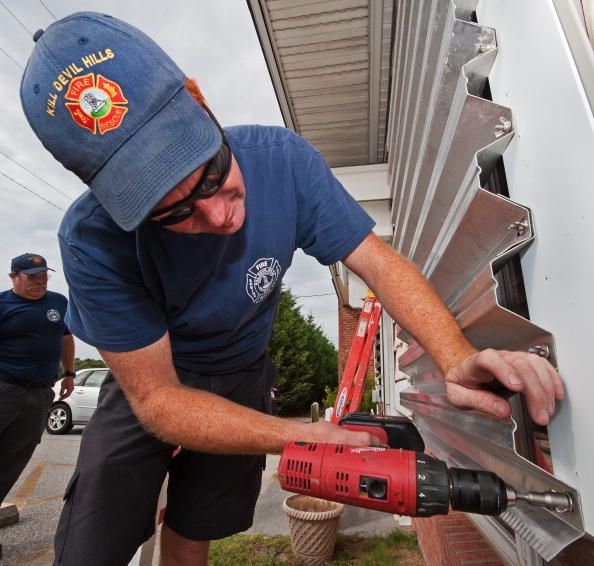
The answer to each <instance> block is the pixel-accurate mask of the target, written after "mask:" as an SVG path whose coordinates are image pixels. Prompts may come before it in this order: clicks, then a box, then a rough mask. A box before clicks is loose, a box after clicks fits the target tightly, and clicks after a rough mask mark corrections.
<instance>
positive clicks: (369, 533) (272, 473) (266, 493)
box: [0, 456, 410, 566]
mask: <svg viewBox="0 0 594 566" xmlns="http://www.w3.org/2000/svg"><path fill="white" fill-rule="evenodd" d="M279 459H280V456H268V457H267V459H266V470H265V471H264V476H263V480H262V490H261V492H260V497H259V499H258V503H257V504H256V513H255V516H254V524H253V526H252V527H251V528H250V529H249V530H248V531H246V534H257V533H258V534H268V535H288V534H289V526H288V520H287V517H286V515H285V513H284V511H283V509H282V502H283V500H284V499H285V498H287V497H289V496H290V495H291V494H290V493H288V492H286V491H283V490H282V489H281V488H280V484H279V482H278V477H277V468H278V462H279ZM401 524H407V525H408V524H410V521H409V519H408V518H403V523H399V522H398V521H397V520H396V519H395V518H394V516H393V515H388V514H386V513H380V512H378V511H370V510H367V509H360V508H356V507H347V508H346V511H345V513H344V514H343V516H342V518H341V522H340V531H341V532H343V533H345V534H349V535H358V536H361V537H365V538H369V537H373V536H377V535H384V534H386V533H388V532H390V531H391V530H393V529H395V528H397V527H398V526H400V525H401ZM53 559H54V553H53V548H46V549H45V550H43V551H39V552H38V553H37V554H36V555H33V556H29V558H28V559H26V561H21V560H19V561H18V562H17V563H16V564H8V563H6V562H4V561H2V560H0V566H25V565H26V566H51V565H52V563H53ZM135 564H138V562H136V563H135ZM157 565H158V539H157V548H156V552H155V557H154V559H153V566H157Z"/></svg>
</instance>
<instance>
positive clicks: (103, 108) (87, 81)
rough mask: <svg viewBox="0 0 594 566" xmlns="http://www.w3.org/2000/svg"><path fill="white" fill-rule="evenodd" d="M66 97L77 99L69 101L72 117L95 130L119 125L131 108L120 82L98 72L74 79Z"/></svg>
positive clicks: (101, 131)
mask: <svg viewBox="0 0 594 566" xmlns="http://www.w3.org/2000/svg"><path fill="white" fill-rule="evenodd" d="M64 98H65V99H66V100H71V101H73V102H67V103H66V107H67V108H68V110H69V111H70V115H71V116H72V119H73V120H74V121H75V122H76V123H77V124H78V125H79V126H81V127H82V128H85V129H87V130H89V131H90V132H92V133H93V134H95V133H97V130H99V133H100V134H101V135H103V134H104V133H105V132H108V131H109V130H114V129H115V128H118V127H119V126H120V125H121V123H122V121H123V120H124V116H125V115H126V112H128V108H126V107H125V106H121V105H122V104H128V100H126V97H125V96H124V94H123V92H122V89H121V88H120V85H118V84H117V83H116V82H114V81H110V80H109V79H106V78H105V77H104V76H103V75H99V74H98V75H97V76H95V73H88V74H87V75H84V76H81V77H76V78H74V79H72V81H70V86H69V87H68V91H67V92H66V94H65V95H64Z"/></svg>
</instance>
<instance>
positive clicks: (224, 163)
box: [197, 142, 231, 198]
mask: <svg viewBox="0 0 594 566" xmlns="http://www.w3.org/2000/svg"><path fill="white" fill-rule="evenodd" d="M230 169H231V150H230V149H229V146H228V145H227V144H226V143H225V142H223V145H222V146H221V149H219V151H218V153H217V154H216V155H215V156H214V157H213V159H212V161H211V162H210V165H209V167H208V171H207V172H206V175H205V176H204V178H203V179H202V183H201V185H200V187H199V190H198V193H197V196H198V198H209V197H211V196H212V195H214V194H215V193H216V192H217V191H218V190H219V189H220V188H221V186H223V185H224V184H225V181H226V180H227V175H228V174H229V170H230Z"/></svg>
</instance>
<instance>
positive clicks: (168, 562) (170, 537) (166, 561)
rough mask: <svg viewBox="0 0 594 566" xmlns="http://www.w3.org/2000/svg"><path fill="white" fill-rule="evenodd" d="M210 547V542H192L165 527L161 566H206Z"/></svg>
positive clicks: (162, 531)
mask: <svg viewBox="0 0 594 566" xmlns="http://www.w3.org/2000/svg"><path fill="white" fill-rule="evenodd" d="M209 545H210V541H208V540H190V539H188V538H185V537H183V536H181V535H178V534H177V533H176V532H175V531H174V530H173V529H170V528H169V527H168V526H167V525H163V528H162V530H161V557H160V558H161V562H160V566H206V565H207V564H208V548H209Z"/></svg>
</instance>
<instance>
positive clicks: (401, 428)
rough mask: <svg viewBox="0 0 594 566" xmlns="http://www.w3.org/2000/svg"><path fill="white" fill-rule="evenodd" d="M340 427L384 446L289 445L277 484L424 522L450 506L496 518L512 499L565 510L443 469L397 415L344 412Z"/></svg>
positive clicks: (558, 499) (491, 480) (541, 496)
mask: <svg viewBox="0 0 594 566" xmlns="http://www.w3.org/2000/svg"><path fill="white" fill-rule="evenodd" d="M340 425H341V426H345V427H347V428H349V429H352V430H367V431H368V432H371V433H372V434H374V435H376V436H378V437H380V438H381V439H382V440H383V441H384V442H386V443H387V444H388V445H389V446H390V448H380V447H375V446H369V447H355V446H345V445H341V444H322V443H313V442H292V443H290V444H288V445H287V446H286V447H285V449H284V450H283V453H282V456H281V460H280V463H279V467H278V474H279V479H280V484H281V487H282V488H283V489H285V490H287V491H294V492H297V493H303V494H306V495H311V496H312V497H318V498H320V499H328V500H330V501H338V502H340V503H345V504H348V505H353V506H356V507H367V508H369V509H375V510H377V511H385V512H387V513H394V514H398V515H410V516H416V517H429V516H431V515H445V514H447V513H448V510H449V508H450V506H451V508H452V509H454V510H458V511H465V512H468V513H479V514H482V515H499V514H500V513H502V512H503V511H505V509H506V508H507V507H508V505H513V504H514V503H515V502H516V500H517V499H523V500H525V501H526V502H527V503H530V504H532V505H537V506H542V507H554V508H557V509H559V508H565V509H571V507H572V501H571V497H570V496H569V494H564V493H555V492H544V493H534V492H528V493H527V494H519V493H517V492H516V491H515V490H514V489H513V488H512V487H511V486H508V485H506V484H505V483H504V482H503V480H502V479H501V478H499V477H498V476H497V475H496V474H494V473H492V472H487V471H483V470H468V469H464V468H450V469H449V470H448V468H447V466H446V464H445V462H443V461H441V460H438V459H437V458H432V457H431V456H429V455H427V454H424V453H423V450H424V449H425V446H424V443H423V439H422V438H421V436H420V434H419V432H418V431H417V429H416V427H415V426H414V424H413V423H412V422H411V421H410V420H408V419H407V418H405V417H378V416H373V415H368V414H366V413H353V414H350V415H346V416H345V418H344V419H342V420H341V421H340Z"/></svg>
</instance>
